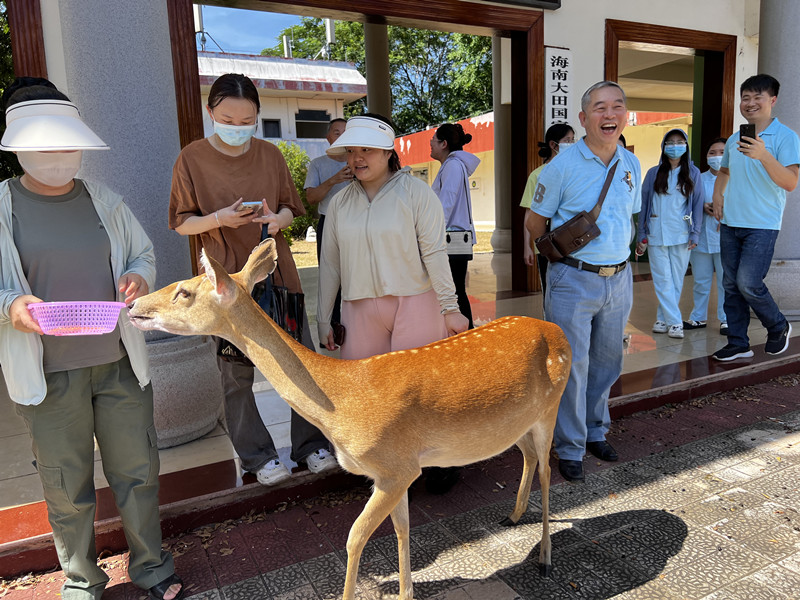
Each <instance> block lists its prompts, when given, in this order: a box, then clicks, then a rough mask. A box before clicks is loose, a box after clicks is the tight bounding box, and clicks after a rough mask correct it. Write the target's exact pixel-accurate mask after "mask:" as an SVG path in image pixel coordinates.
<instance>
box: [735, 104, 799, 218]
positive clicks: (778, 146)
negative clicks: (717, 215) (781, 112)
mask: <svg viewBox="0 0 800 600" xmlns="http://www.w3.org/2000/svg"><path fill="white" fill-rule="evenodd" d="M760 137H761V139H762V140H764V145H765V146H766V148H767V151H769V153H770V154H772V156H774V157H775V158H776V159H777V160H778V162H779V163H780V164H782V165H783V166H784V167H788V166H790V165H797V164H800V138H798V137H797V134H796V133H795V132H794V131H792V130H791V129H789V128H788V127H786V125H784V124H783V123H781V122H780V121H778V119H773V120H772V123H770V124H769V126H768V127H767V128H766V129H765V130H764V131H762V132H761V134H760ZM738 141H739V136H738V135H737V134H734V135H732V136H731V137H729V138H728V141H727V143H726V144H725V154H723V155H722V166H723V167H727V168H728V169H729V170H730V180H729V181H728V186H727V188H726V189H725V206H724V208H723V214H722V222H723V223H725V225H729V226H731V227H746V228H749V229H780V228H781V220H782V219H783V208H784V207H785V206H786V190H784V189H783V188H781V187H779V186H778V185H777V184H776V183H775V182H774V181H772V179H771V178H770V176H769V175H768V174H767V170H766V169H765V168H764V166H763V165H762V164H761V161H758V160H753V159H752V158H748V157H747V156H745V155H744V154H742V153H741V152H739V149H738V148H739V147H738V146H737V145H736V142H738Z"/></svg>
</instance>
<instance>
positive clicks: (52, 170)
mask: <svg viewBox="0 0 800 600" xmlns="http://www.w3.org/2000/svg"><path fill="white" fill-rule="evenodd" d="M82 157H83V152H82V151H80V150H76V151H74V152H17V160H19V164H20V165H21V166H22V169H23V170H24V171H25V172H26V173H27V174H28V175H30V176H31V177H33V178H34V179H35V180H36V181H38V182H39V183H43V184H45V185H49V186H51V187H61V186H62V185H66V184H68V183H69V182H70V181H72V180H73V179H74V178H75V175H77V174H78V171H79V170H80V168H81V158H82Z"/></svg>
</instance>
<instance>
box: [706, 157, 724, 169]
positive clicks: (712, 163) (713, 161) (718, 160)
mask: <svg viewBox="0 0 800 600" xmlns="http://www.w3.org/2000/svg"><path fill="white" fill-rule="evenodd" d="M706 162H708V166H709V167H711V168H712V169H714V170H715V171H719V168H720V167H721V166H722V157H721V156H709V157H707V158H706Z"/></svg>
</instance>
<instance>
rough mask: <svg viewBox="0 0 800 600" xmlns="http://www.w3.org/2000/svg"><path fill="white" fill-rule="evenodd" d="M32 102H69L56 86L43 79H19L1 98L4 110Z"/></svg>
mask: <svg viewBox="0 0 800 600" xmlns="http://www.w3.org/2000/svg"><path fill="white" fill-rule="evenodd" d="M30 100H64V101H66V102H69V98H67V97H66V96H65V95H64V94H62V93H61V92H59V91H58V89H57V88H56V86H55V85H53V83H52V82H51V81H50V80H48V79H45V78H43V77H17V78H16V79H14V81H13V82H11V85H9V86H7V87H6V89H5V90H3V96H2V98H0V104H2V108H3V110H5V109H7V108H8V107H9V106H12V105H13V104H18V103H20V102H28V101H30Z"/></svg>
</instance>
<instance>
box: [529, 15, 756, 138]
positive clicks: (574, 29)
mask: <svg viewBox="0 0 800 600" xmlns="http://www.w3.org/2000/svg"><path fill="white" fill-rule="evenodd" d="M754 7H755V9H756V10H755V13H754V11H753V8H754ZM757 8H758V0H669V1H658V2H657V1H652V0H563V1H562V3H561V8H560V9H558V10H556V11H545V12H544V43H545V45H546V46H560V47H565V48H569V49H570V50H572V53H573V59H574V66H573V71H572V77H573V86H574V89H573V90H572V92H573V94H572V104H571V106H570V114H573V115H576V116H577V114H578V112H579V111H580V99H581V95H582V94H583V92H584V91H585V90H586V89H587V88H589V86H591V85H592V84H594V83H596V82H598V81H601V80H602V79H603V71H604V67H605V25H606V19H616V20H620V21H633V22H640V23H653V24H658V25H662V26H667V27H681V28H685V29H695V30H699V31H708V32H712V33H723V34H728V35H735V36H737V37H738V48H737V57H736V92H737V97H738V90H739V85H740V84H741V82H742V81H744V80H745V79H746V78H747V77H749V76H750V75H754V74H755V73H756V72H757V67H758V38H757V37H746V36H745V35H744V32H745V29H746V30H747V31H748V32H755V31H757V23H755V24H754V23H753V19H754V18H756V17H757ZM740 122H742V123H743V122H744V119H742V118H741V115H739V111H738V109H737V110H735V111H734V124H735V127H736V128H738V126H739V123H740ZM570 124H571V125H573V126H574V127H576V131H579V130H580V123H578V122H576V123H570Z"/></svg>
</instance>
